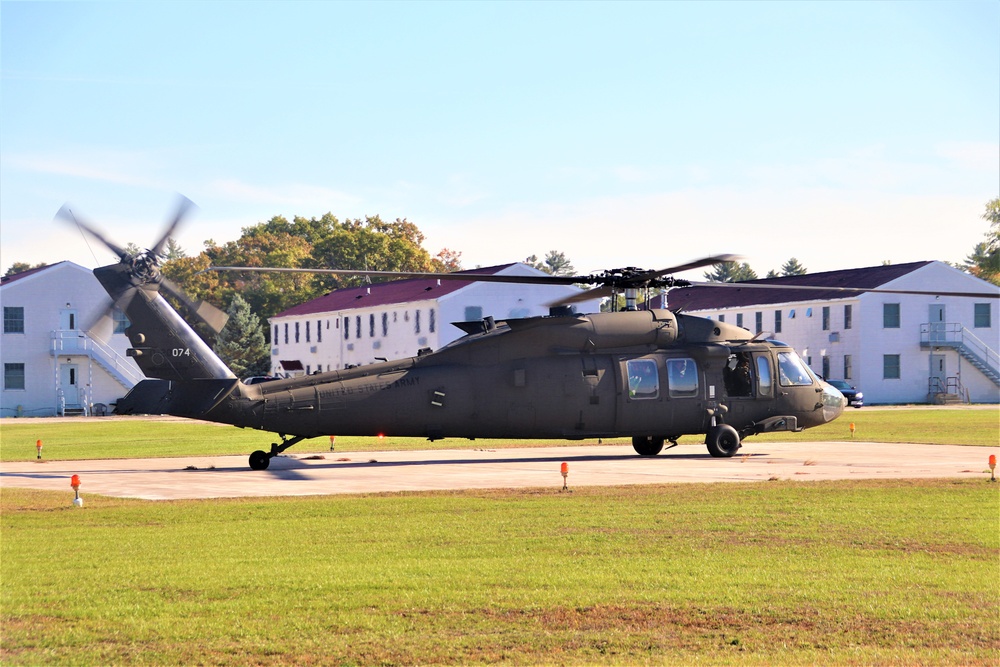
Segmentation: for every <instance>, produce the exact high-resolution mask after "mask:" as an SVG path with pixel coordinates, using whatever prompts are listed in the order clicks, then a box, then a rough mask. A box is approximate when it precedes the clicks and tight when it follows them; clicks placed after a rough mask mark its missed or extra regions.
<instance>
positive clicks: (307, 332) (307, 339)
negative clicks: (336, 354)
mask: <svg viewBox="0 0 1000 667" xmlns="http://www.w3.org/2000/svg"><path fill="white" fill-rule="evenodd" d="M309 329H310V326H309V320H306V342H307V343H311V342H312V340H310V339H311V336H310V335H309Z"/></svg>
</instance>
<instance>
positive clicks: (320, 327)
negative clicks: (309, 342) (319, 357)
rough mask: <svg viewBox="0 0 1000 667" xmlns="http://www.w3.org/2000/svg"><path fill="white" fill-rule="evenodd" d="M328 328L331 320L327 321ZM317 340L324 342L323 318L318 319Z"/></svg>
mask: <svg viewBox="0 0 1000 667" xmlns="http://www.w3.org/2000/svg"><path fill="white" fill-rule="evenodd" d="M326 328H327V329H329V328H330V320H327V321H326ZM316 342H317V343H322V342H323V322H322V321H321V320H316Z"/></svg>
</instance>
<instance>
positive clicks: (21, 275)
mask: <svg viewBox="0 0 1000 667" xmlns="http://www.w3.org/2000/svg"><path fill="white" fill-rule="evenodd" d="M60 264H66V262H56V263H55V264H46V265H45V266H36V267H35V268H33V269H28V270H27V271H21V273H15V274H14V275H12V276H4V277H3V278H0V284H4V285H9V284H10V283H12V282H14V281H17V280H20V279H21V278H27V277H28V276H33V275H35V274H36V273H39V272H41V271H45V270H47V269H51V268H53V267H56V266H59V265H60Z"/></svg>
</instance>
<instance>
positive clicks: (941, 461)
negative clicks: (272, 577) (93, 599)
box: [0, 442, 1000, 500]
mask: <svg viewBox="0 0 1000 667" xmlns="http://www.w3.org/2000/svg"><path fill="white" fill-rule="evenodd" d="M997 453H1000V448H992V447H989V448H988V447H966V446H958V445H919V444H879V443H870V442H851V443H843V442H814V443H754V444H752V445H751V444H748V445H747V446H745V447H744V448H743V450H741V454H740V455H737V456H735V457H733V458H731V459H716V458H712V457H711V456H709V455H708V453H707V452H706V451H705V448H704V446H701V445H697V446H696V445H682V446H680V447H676V448H674V449H670V450H667V451H665V452H663V453H661V454H660V455H659V456H656V457H652V458H642V457H639V456H636V455H635V454H634V453H633V451H632V448H631V447H628V446H620V445H618V446H581V447H542V448H524V449H497V450H430V451H409V452H345V453H340V452H322V453H317V454H309V453H303V452H299V453H296V454H294V455H292V456H281V457H278V458H275V459H272V461H271V466H270V468H269V469H268V470H266V471H252V470H250V469H249V468H248V466H247V458H246V457H245V456H216V457H211V456H206V457H190V458H168V459H117V460H100V461H44V462H36V461H31V462H26V463H5V464H3V466H2V469H0V488H8V487H27V488H34V489H49V490H57V491H64V492H67V493H72V490H71V489H70V486H69V482H70V477H71V476H72V475H74V474H78V475H80V479H81V487H80V492H81V495H83V496H84V497H85V496H86V495H87V494H99V495H105V496H117V497H128V498H144V499H148V500H167V499H181V498H229V497H245V496H303V495H322V494H335V493H379V492H387V491H434V490H451V489H484V488H523V487H551V488H554V489H558V488H561V487H562V483H563V479H562V476H561V475H560V472H559V469H560V465H561V463H562V462H564V461H565V462H566V463H568V465H569V486H570V488H574V487H583V486H610V485H620V484H662V483H675V482H753V481H766V480H771V479H787V480H800V481H815V480H830V479H890V478H928V477H952V478H966V479H969V478H976V479H988V478H989V469H988V459H989V455H990V454H997Z"/></svg>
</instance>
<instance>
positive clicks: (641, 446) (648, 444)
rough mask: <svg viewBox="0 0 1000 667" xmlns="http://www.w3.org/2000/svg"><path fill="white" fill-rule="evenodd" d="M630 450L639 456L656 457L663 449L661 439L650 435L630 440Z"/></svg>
mask: <svg viewBox="0 0 1000 667" xmlns="http://www.w3.org/2000/svg"><path fill="white" fill-rule="evenodd" d="M632 449H634V450H635V452H636V454H638V455H639V456H656V455H657V454H659V453H660V450H661V449H663V438H657V437H654V436H651V435H645V436H636V437H634V438H632Z"/></svg>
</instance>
